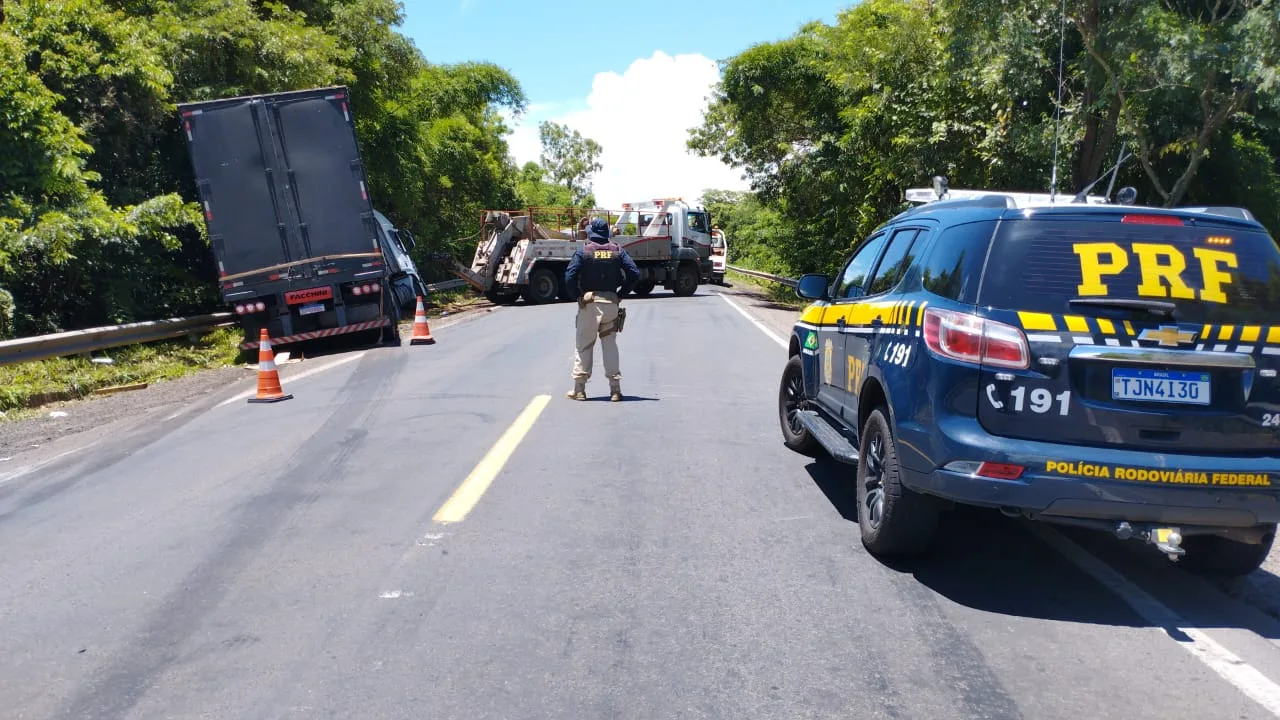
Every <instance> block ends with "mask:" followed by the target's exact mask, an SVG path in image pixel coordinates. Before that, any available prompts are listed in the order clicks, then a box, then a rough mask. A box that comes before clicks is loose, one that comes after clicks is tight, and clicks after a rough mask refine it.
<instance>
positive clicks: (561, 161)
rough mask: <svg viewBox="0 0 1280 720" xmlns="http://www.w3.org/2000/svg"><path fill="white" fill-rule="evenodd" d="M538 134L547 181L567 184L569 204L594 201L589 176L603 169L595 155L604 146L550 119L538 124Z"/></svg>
mask: <svg viewBox="0 0 1280 720" xmlns="http://www.w3.org/2000/svg"><path fill="white" fill-rule="evenodd" d="M538 137H539V139H540V140H541V141H542V155H541V158H540V159H541V161H542V166H543V168H544V169H546V171H547V177H549V178H550V180H551V182H554V183H558V184H561V185H564V186H565V187H567V188H569V193H570V196H571V197H572V200H573V202H572V204H573V205H580V206H581V205H585V206H588V207H589V206H593V205H595V194H594V193H592V191H591V176H592V175H593V174H594V173H597V172H600V170H601V169H603V166H602V165H601V164H600V162H599V158H600V154H601V153H602V152H604V149H603V148H602V147H601V146H600V143H598V142H596V141H595V140H592V139H591V138H585V137H583V136H582V133H580V132H578V131H577V130H570V129H569V127H568V126H567V125H561V124H559V123H554V122H551V121H544V122H542V123H541V124H539V125H538Z"/></svg>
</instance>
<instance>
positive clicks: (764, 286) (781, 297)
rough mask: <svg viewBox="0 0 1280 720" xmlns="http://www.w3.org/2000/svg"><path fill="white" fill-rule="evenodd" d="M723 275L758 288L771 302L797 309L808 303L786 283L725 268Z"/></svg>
mask: <svg viewBox="0 0 1280 720" xmlns="http://www.w3.org/2000/svg"><path fill="white" fill-rule="evenodd" d="M725 275H726V276H732V279H733V282H735V283H740V284H742V285H748V286H750V287H753V288H755V289H757V290H759V291H760V292H761V293H763V294H764V295H765V297H767V298H769V300H770V301H771V302H774V303H777V304H778V305H783V306H786V307H788V308H791V309H793V310H797V311H799V310H803V309H804V308H805V306H806V305H808V304H809V303H807V302H806V301H804V300H801V299H800V298H798V297H796V291H795V290H794V289H793V288H789V287H787V286H786V285H779V284H778V283H776V282H771V281H769V280H764V279H762V278H757V277H752V276H751V275H743V274H742V273H739V272H735V271H733V270H726V271H725Z"/></svg>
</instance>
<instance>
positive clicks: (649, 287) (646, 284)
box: [631, 280, 658, 297]
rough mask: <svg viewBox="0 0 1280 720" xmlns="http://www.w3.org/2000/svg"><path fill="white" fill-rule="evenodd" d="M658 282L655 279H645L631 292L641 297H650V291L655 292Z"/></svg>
mask: <svg viewBox="0 0 1280 720" xmlns="http://www.w3.org/2000/svg"><path fill="white" fill-rule="evenodd" d="M657 284H658V283H657V282H656V281H654V280H645V281H643V282H640V283H637V284H636V286H635V287H634V288H633V289H632V290H631V292H633V293H635V294H636V295H638V296H639V297H648V296H649V293H651V292H653V288H654V287H656V286H657Z"/></svg>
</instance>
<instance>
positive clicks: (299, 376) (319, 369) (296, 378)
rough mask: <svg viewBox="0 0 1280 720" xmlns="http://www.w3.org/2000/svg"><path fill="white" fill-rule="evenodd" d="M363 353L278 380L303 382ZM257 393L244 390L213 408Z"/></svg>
mask: <svg viewBox="0 0 1280 720" xmlns="http://www.w3.org/2000/svg"><path fill="white" fill-rule="evenodd" d="M365 352H368V351H367V350H366V351H361V352H358V353H356V354H354V355H347V356H346V357H343V358H340V359H338V360H335V361H334V362H331V363H329V364H328V365H321V366H320V367H313V368H311V369H309V370H303V371H302V372H300V373H298V374H297V375H290V376H289V377H286V378H281V379H280V380H281V382H282V383H285V382H288V383H292V382H297V381H299V380H303V379H306V378H309V377H311V376H312V375H316V374H318V373H322V372H324V371H325V370H332V369H333V368H336V367H338V366H339V365H345V364H347V363H349V362H354V361H356V360H359V359H360V358H362V357H364V354H365ZM257 392H258V389H257V388H254V389H252V390H245V391H244V392H242V393H240V394H238V395H235V396H232V397H229V398H227V399H226V400H223V401H222V402H220V403H218V404H217V405H214V407H215V408H220V407H222V406H223V405H230V404H231V403H233V402H236V401H237V400H243V399H245V398H247V397H249V396H251V395H254V394H255V393H257Z"/></svg>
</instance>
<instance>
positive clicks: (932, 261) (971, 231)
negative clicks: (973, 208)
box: [921, 220, 996, 303]
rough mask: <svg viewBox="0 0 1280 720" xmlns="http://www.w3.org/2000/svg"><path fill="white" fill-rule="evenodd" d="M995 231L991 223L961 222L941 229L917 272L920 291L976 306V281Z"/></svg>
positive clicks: (979, 275)
mask: <svg viewBox="0 0 1280 720" xmlns="http://www.w3.org/2000/svg"><path fill="white" fill-rule="evenodd" d="M995 231H996V221H995V220H981V221H978V222H971V223H965V224H963V225H956V226H954V227H950V228H947V229H946V230H944V231H943V232H942V233H941V234H940V235H939V236H938V239H937V241H936V242H934V243H933V249H932V250H931V251H930V253H929V258H928V260H927V261H926V262H925V263H924V267H923V268H922V269H921V283H922V284H923V285H924V288H925V289H926V290H928V291H929V292H931V293H933V294H934V295H941V296H942V297H944V298H949V299H951V300H957V301H959V302H963V303H976V302H977V301H978V280H979V279H980V277H981V275H982V266H983V263H985V262H986V259H987V248H988V247H989V246H990V244H991V237H992V235H994V234H995Z"/></svg>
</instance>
